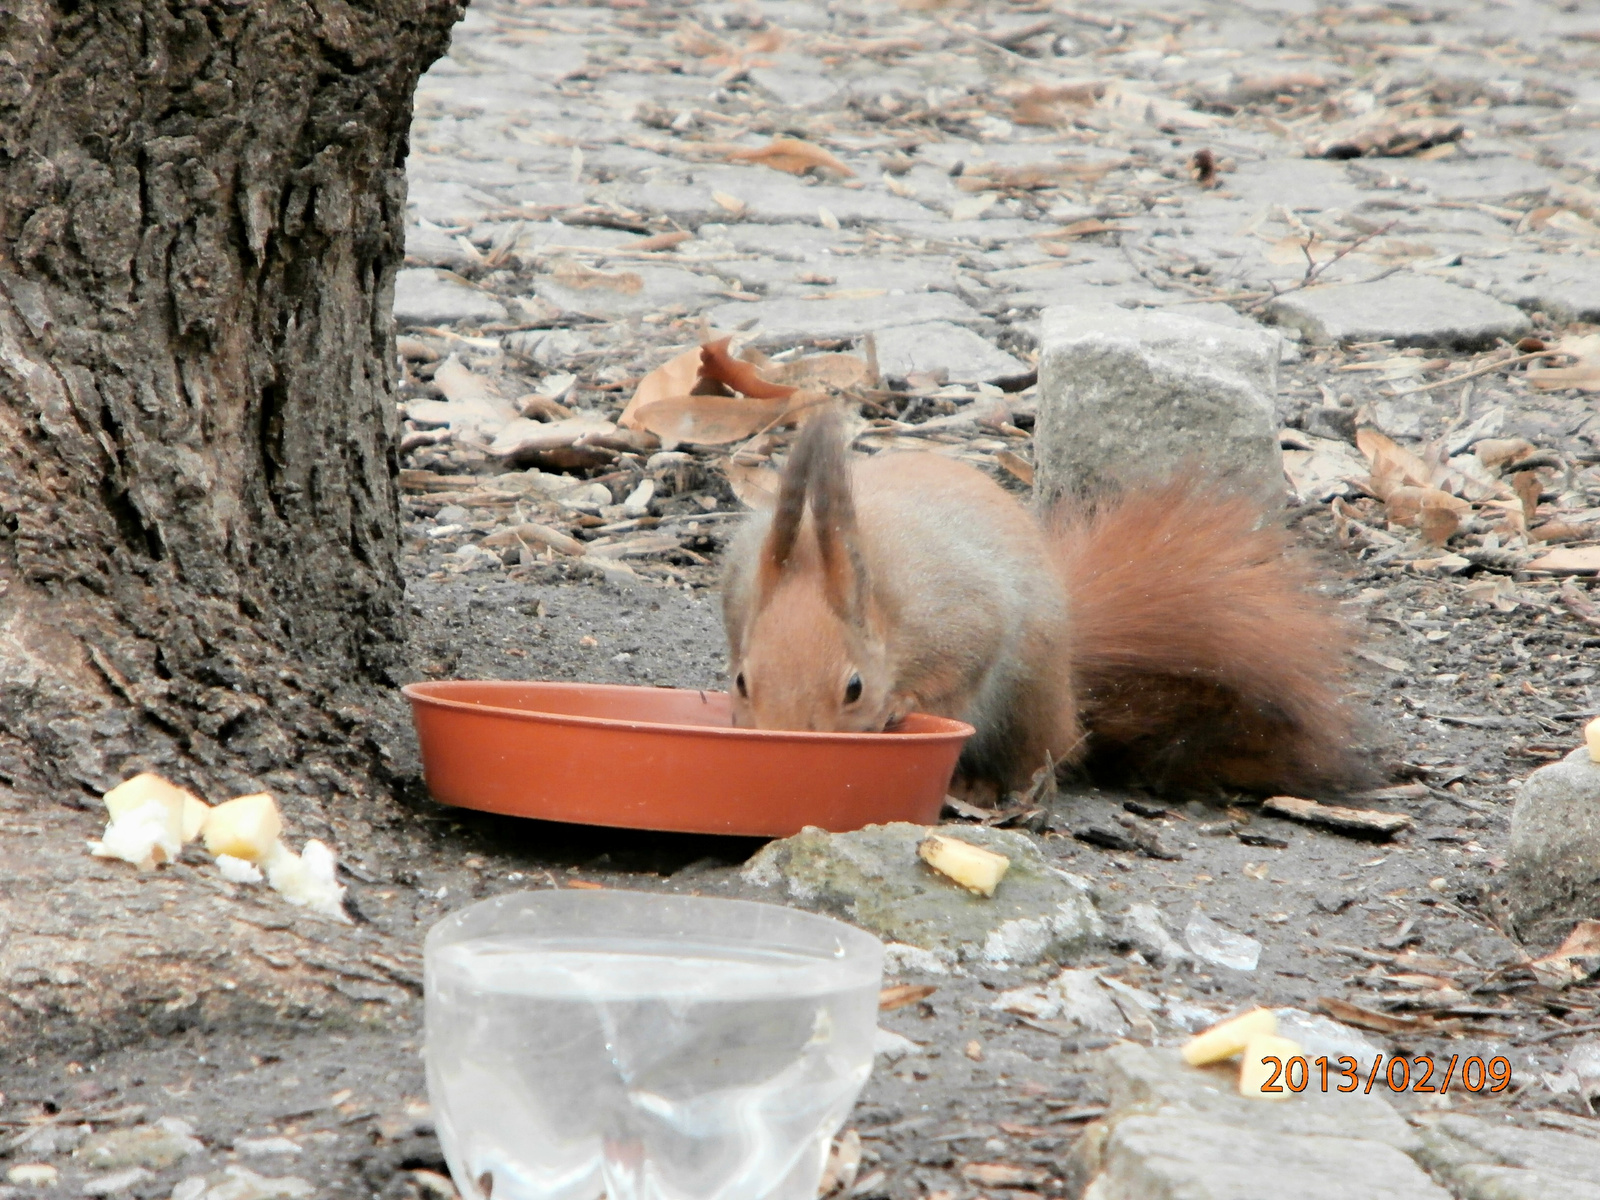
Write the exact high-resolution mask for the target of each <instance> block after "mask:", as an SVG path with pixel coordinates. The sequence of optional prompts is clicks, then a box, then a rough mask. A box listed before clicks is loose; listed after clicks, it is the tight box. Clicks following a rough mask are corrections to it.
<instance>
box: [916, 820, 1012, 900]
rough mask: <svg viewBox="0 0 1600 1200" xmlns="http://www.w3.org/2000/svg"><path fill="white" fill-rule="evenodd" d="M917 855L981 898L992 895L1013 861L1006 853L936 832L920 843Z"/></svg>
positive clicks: (940, 872)
mask: <svg viewBox="0 0 1600 1200" xmlns="http://www.w3.org/2000/svg"><path fill="white" fill-rule="evenodd" d="M917 854H918V855H919V856H920V857H921V858H922V861H923V862H925V863H927V864H928V865H929V866H930V867H932V868H933V869H934V870H935V871H937V872H939V874H941V875H945V876H948V877H949V878H950V879H953V880H955V881H956V882H957V883H959V884H960V885H961V886H962V887H964V888H966V889H967V890H968V891H970V892H976V893H977V894H978V895H980V896H993V895H994V890H995V888H997V887H999V886H1000V881H1001V880H1002V879H1004V878H1005V874H1006V871H1007V870H1008V869H1009V868H1010V866H1011V860H1010V859H1009V858H1007V857H1006V856H1005V855H1004V854H996V853H995V852H994V851H993V850H985V849H984V848H983V847H982V846H974V845H973V844H972V843H971V842H963V841H962V840H961V839H960V838H952V837H943V836H941V835H940V834H937V833H931V834H929V835H928V836H927V837H925V838H923V839H922V841H921V842H919V843H918V844H917Z"/></svg>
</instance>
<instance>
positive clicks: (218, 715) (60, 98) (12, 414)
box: [0, 0, 464, 797]
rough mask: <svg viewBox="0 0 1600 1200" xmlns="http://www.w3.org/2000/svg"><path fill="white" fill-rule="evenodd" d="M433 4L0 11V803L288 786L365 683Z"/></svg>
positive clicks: (436, 5)
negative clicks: (394, 317) (19, 797)
mask: <svg viewBox="0 0 1600 1200" xmlns="http://www.w3.org/2000/svg"><path fill="white" fill-rule="evenodd" d="M463 7H464V0H461V2H458V0H212V2H209V3H205V2H200V0H165V2H163V0H96V2H95V3H91V4H86V3H80V2H77V0H55V2H53V3H51V2H47V0H9V2H8V3H5V4H0V783H4V784H6V785H8V786H11V787H13V788H15V789H17V790H19V791H34V790H36V789H38V790H49V791H52V792H54V793H56V794H58V795H62V796H72V795H77V796H79V797H82V796H84V795H85V794H86V793H87V792H90V791H93V792H97V791H100V790H102V789H103V788H105V787H106V786H108V785H110V784H111V783H114V782H115V781H116V780H117V779H118V778H120V777H121V776H122V775H123V774H125V773H126V772H127V771H129V770H131V769H133V768H135V767H146V766H154V767H158V768H165V769H167V770H168V772H169V773H171V774H175V775H177V776H178V777H180V778H187V779H189V780H191V781H193V782H195V783H199V784H202V785H205V784H209V785H211V786H213V787H224V786H229V785H232V784H235V783H238V782H240V781H246V780H263V779H267V780H270V779H271V778H272V776H273V774H274V773H275V772H282V771H285V770H287V769H290V768H297V769H298V770H300V771H301V772H304V771H305V770H306V769H307V768H308V765H309V764H310V763H311V762H313V761H314V760H315V759H316V758H317V757H318V755H319V753H320V752H319V751H317V750H316V749H315V747H316V745H317V744H318V743H322V744H323V745H324V746H325V747H329V748H334V747H337V746H338V745H339V744H340V743H341V742H342V741H346V740H348V738H349V736H350V731H351V729H352V728H354V727H356V726H357V725H359V721H360V714H359V709H360V707H361V705H362V696H363V694H364V693H365V694H368V695H370V689H371V688H372V686H373V685H374V684H378V683H383V682H387V681H388V677H389V675H390V673H391V672H392V671H393V670H394V668H395V665H396V663H397V661H398V652H399V648H400V644H401V643H400V633H399V621H400V611H401V581H400V576H399V570H398V552H397V545H398V533H397V526H396V507H395V484H394V479H395V472H396V455H395V439H394V418H393V416H392V413H393V411H394V405H393V403H392V400H393V395H392V393H393V387H394V378H393V375H394V371H393V363H394V352H393V336H392V333H391V330H390V319H389V312H390V306H391V291H392V285H393V278H394V272H395V269H396V267H397V265H398V263H399V262H400V259H401V257H402V252H403V228H404V220H403V219H404V205H405V175H404V163H405V156H406V152H407V131H408V128H409V125H410V120H411V105H412V94H413V92H414V90H415V88H416V83H417V78H418V76H419V74H420V73H421V72H422V71H423V70H424V69H425V68H426V67H427V66H428V64H429V63H431V62H432V61H433V60H434V59H435V58H436V57H437V56H438V55H440V54H441V53H443V51H444V50H445V49H446V47H447V46H448V44H449V35H450V27H451V25H453V24H454V23H455V21H456V20H457V19H458V18H459V17H460V15H461V10H462V8H463ZM308 747H311V749H310V751H309V752H308Z"/></svg>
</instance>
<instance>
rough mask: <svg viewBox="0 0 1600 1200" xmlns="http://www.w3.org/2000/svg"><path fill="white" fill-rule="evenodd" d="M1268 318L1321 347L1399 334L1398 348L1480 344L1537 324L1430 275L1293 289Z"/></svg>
mask: <svg viewBox="0 0 1600 1200" xmlns="http://www.w3.org/2000/svg"><path fill="white" fill-rule="evenodd" d="M1266 315H1267V316H1268V317H1270V318H1271V319H1272V320H1274V321H1276V322H1278V323H1279V324H1281V325H1288V326H1290V327H1292V328H1295V329H1298V330H1300V332H1301V333H1303V334H1305V336H1306V338H1307V339H1308V340H1310V341H1312V342H1316V343H1319V344H1331V343H1334V342H1375V341H1380V340H1383V339H1392V340H1393V341H1394V344H1395V345H1396V346H1454V347H1459V348H1461V349H1472V348H1475V347H1478V346H1488V345H1492V344H1493V343H1494V341H1495V339H1497V338H1518V337H1521V336H1522V335H1523V334H1524V333H1526V332H1527V331H1528V330H1529V328H1531V326H1530V324H1529V322H1528V318H1527V316H1526V315H1525V314H1524V313H1522V312H1521V311H1520V310H1519V309H1515V308H1513V307H1511V305H1509V304H1506V303H1503V302H1502V301H1499V300H1496V299H1495V298H1494V297H1493V296H1489V295H1486V294H1485V293H1483V292H1477V291H1473V290H1471V289H1470V288H1464V287H1457V286H1456V285H1455V284H1453V283H1446V282H1444V281H1443V280H1441V279H1434V278H1432V277H1431V276H1427V275H1391V276H1390V277H1389V278H1388V279H1380V280H1378V281H1377V282H1375V283H1346V284H1336V285H1333V286H1329V287H1312V288H1307V289H1306V290H1304V291H1299V292H1290V293H1288V294H1287V295H1284V296H1280V297H1279V298H1278V299H1276V300H1274V301H1273V302H1272V303H1271V304H1269V305H1267V309H1266Z"/></svg>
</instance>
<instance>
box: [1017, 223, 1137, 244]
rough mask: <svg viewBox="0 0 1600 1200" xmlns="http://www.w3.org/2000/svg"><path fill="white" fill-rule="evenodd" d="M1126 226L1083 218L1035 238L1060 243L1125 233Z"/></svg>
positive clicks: (1126, 230) (1037, 235)
mask: <svg viewBox="0 0 1600 1200" xmlns="http://www.w3.org/2000/svg"><path fill="white" fill-rule="evenodd" d="M1126 232H1128V226H1126V225H1113V224H1111V223H1110V222H1109V221H1102V220H1100V218H1098V217H1085V218H1084V219H1083V220H1081V221H1074V222H1072V224H1070V225H1063V226H1062V227H1061V228H1060V229H1052V230H1051V231H1050V232H1049V233H1040V234H1036V235H1035V236H1036V237H1037V238H1038V239H1039V240H1041V241H1046V240H1048V241H1062V240H1065V239H1069V238H1081V237H1088V236H1089V235H1090V234H1094V233H1126Z"/></svg>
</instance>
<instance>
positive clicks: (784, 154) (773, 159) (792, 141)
mask: <svg viewBox="0 0 1600 1200" xmlns="http://www.w3.org/2000/svg"><path fill="white" fill-rule="evenodd" d="M728 160H729V161H730V162H744V163H759V164H761V165H762V166H767V167H771V168H772V169H773V170H775V171H787V172H788V173H789V174H790V175H804V174H805V173H806V172H807V171H813V170H822V171H832V172H833V173H834V174H836V175H846V176H853V175H855V172H854V171H852V170H851V169H850V168H849V167H847V166H845V165H844V163H842V162H840V161H839V160H838V159H837V158H835V157H834V156H833V155H831V154H829V153H828V152H827V151H826V150H824V149H823V148H822V147H821V146H816V145H813V144H812V143H810V142H803V141H801V140H800V139H799V138H773V139H772V141H770V142H768V143H767V144H766V145H765V146H762V147H760V148H759V149H756V150H731V151H729V152H728Z"/></svg>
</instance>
